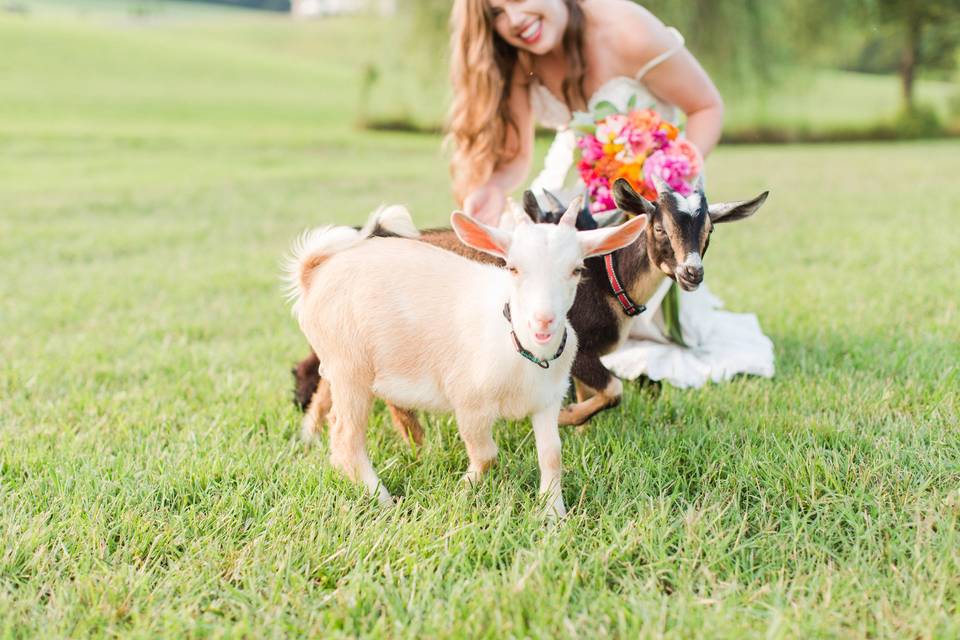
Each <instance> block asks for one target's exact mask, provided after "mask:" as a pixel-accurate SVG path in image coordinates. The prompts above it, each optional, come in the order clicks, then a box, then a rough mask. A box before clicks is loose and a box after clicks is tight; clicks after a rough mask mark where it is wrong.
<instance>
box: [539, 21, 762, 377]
mask: <svg viewBox="0 0 960 640" xmlns="http://www.w3.org/2000/svg"><path fill="white" fill-rule="evenodd" d="M673 32H674V33H675V35H676V36H677V46H676V47H674V48H672V49H669V50H667V51H665V52H664V53H663V54H661V55H659V56H657V57H656V58H654V59H653V60H651V61H650V62H649V63H647V64H646V65H644V67H643V68H642V69H641V70H640V72H639V73H637V75H636V77H633V78H629V77H625V76H618V77H615V78H612V79H611V80H610V81H608V82H606V83H605V84H603V85H602V86H601V87H600V88H599V89H597V91H596V92H595V93H594V94H593V96H591V98H590V100H589V101H588V108H589V110H590V111H593V110H594V109H595V108H596V106H597V105H598V104H599V103H601V102H610V103H612V104H613V105H614V106H616V107H617V108H618V109H619V110H621V111H624V112H626V111H627V104H628V102H629V101H630V99H631V98H634V97H635V102H634V108H637V109H643V108H651V109H655V110H656V111H657V112H658V113H659V114H660V115H661V116H662V117H663V118H665V119H667V120H670V121H671V122H673V123H675V124H676V123H677V122H678V113H677V109H676V108H674V107H673V106H672V105H668V104H665V103H663V102H661V101H660V100H658V99H657V98H656V97H655V96H653V95H652V94H651V93H650V92H649V91H648V90H647V88H646V87H645V86H644V85H643V82H642V79H643V76H644V75H646V73H647V72H648V71H649V70H650V69H652V68H653V67H655V66H656V65H658V64H660V63H661V62H663V61H664V60H666V59H667V58H669V57H670V56H671V55H673V54H674V53H675V52H677V51H679V50H680V49H682V48H683V36H681V35H680V33H679V32H678V31H676V30H675V29H674V30H673ZM530 96H531V98H530V99H531V106H532V107H533V111H534V114H535V116H536V117H537V120H538V121H539V122H540V123H541V124H542V125H544V126H547V127H551V128H555V129H557V135H556V137H555V138H554V140H553V144H551V145H550V149H549V150H548V151H547V155H546V157H545V159H544V166H543V171H541V172H540V174H539V175H538V176H537V177H536V178H535V179H534V181H533V183H532V184H531V186H530V188H531V189H532V190H533V191H534V193H536V194H537V195H538V196H542V194H543V190H544V189H547V190H549V191H551V192H552V193H554V194H556V195H557V196H559V197H560V199H561V200H563V201H564V202H569V201H570V200H571V199H572V198H573V197H575V196H577V195H579V194H581V193H583V191H584V185H583V183H582V182H581V181H580V179H579V177H577V176H576V175H571V173H575V172H571V169H572V168H573V166H574V159H575V157H576V149H577V139H576V135H575V134H574V132H573V130H572V129H571V128H570V127H569V125H570V123H571V121H572V120H573V114H572V113H570V111H569V109H567V106H566V105H565V104H564V103H563V102H562V101H561V100H560V99H559V98H557V97H556V96H555V95H553V93H551V92H550V90H549V89H547V87H545V86H543V85H542V84H540V83H539V82H537V81H534V82H533V84H532V85H531V94H530ZM672 284H673V281H672V280H669V279H668V280H665V281H664V283H663V284H662V285H661V286H660V288H659V289H658V290H657V292H656V293H655V294H654V295H653V297H652V298H651V299H650V300H647V301H638V302H643V303H644V304H646V307H647V310H646V311H644V312H643V313H642V314H641V315H639V316H637V317H636V318H635V319H634V321H633V324H632V326H631V328H630V336H629V339H628V340H627V341H626V342H625V343H624V345H623V346H622V347H621V348H620V349H619V350H617V351H616V352H614V353H611V354H609V355H607V356H604V357H603V358H602V361H603V364H604V365H605V366H606V367H607V368H609V369H610V370H611V371H613V372H614V373H615V374H616V375H618V376H620V377H621V378H637V377H639V376H641V375H645V376H647V377H649V378H650V379H652V380H662V381H665V382H669V383H670V384H672V385H674V386H676V387H681V388H687V387H700V386H703V385H704V384H706V383H707V382H708V381H713V382H722V381H725V380H729V379H731V378H732V377H734V376H735V375H737V374H751V375H757V376H763V377H766V378H772V377H773V374H774V364H773V362H774V358H773V343H772V342H771V341H770V339H769V338H768V337H767V336H765V335H764V334H763V331H762V330H761V329H760V323H759V322H758V321H757V317H756V316H755V315H754V314H752V313H731V312H729V311H723V310H722V307H723V303H722V302H721V300H720V299H719V298H717V297H716V296H715V295H713V294H712V293H710V290H709V289H708V288H707V285H706V283H703V284H701V285H700V287H699V288H698V289H697V290H696V291H690V292H688V291H683V290H680V291H679V307H680V328H681V331H682V334H683V339H684V342H686V344H687V345H688V346H686V347H685V346H682V345H679V344H676V343H675V342H672V341H671V340H670V339H669V338H668V337H667V333H666V329H665V327H664V321H663V313H662V312H661V308H660V307H661V303H662V302H663V299H664V297H665V296H666V294H667V291H668V290H669V288H670V286H671V285H672Z"/></svg>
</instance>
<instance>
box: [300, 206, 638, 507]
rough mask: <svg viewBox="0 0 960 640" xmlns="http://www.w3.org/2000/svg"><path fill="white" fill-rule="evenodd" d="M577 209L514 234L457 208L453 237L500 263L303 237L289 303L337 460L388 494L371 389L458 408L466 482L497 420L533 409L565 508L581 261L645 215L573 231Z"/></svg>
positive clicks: (554, 500) (630, 238)
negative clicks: (375, 457)
mask: <svg viewBox="0 0 960 640" xmlns="http://www.w3.org/2000/svg"><path fill="white" fill-rule="evenodd" d="M578 210H579V204H578V203H574V204H573V205H571V207H570V209H569V210H568V212H567V213H566V214H565V215H564V217H563V219H561V221H560V223H559V224H557V225H551V224H533V223H532V222H529V221H527V220H526V218H521V223H520V224H518V226H517V227H516V229H514V230H513V231H512V232H506V231H503V230H500V229H494V228H491V227H487V226H485V225H482V224H480V223H479V222H477V221H475V220H473V219H472V218H470V217H468V216H466V215H464V214H462V213H460V212H455V213H454V214H453V216H452V217H451V223H452V226H453V229H454V231H455V232H456V234H457V236H458V237H459V238H460V239H461V240H462V241H463V242H464V243H465V244H467V245H469V246H471V247H473V248H475V249H477V250H480V251H483V252H485V253H488V254H491V255H493V256H496V257H497V258H500V259H502V260H504V261H505V262H506V265H507V268H506V269H500V268H498V267H494V266H490V265H484V264H480V263H478V262H474V261H471V260H467V259H464V258H463V257H461V256H458V255H455V254H453V253H451V252H448V251H442V250H440V249H438V248H436V247H432V246H430V245H427V244H425V243H423V242H416V241H413V240H409V239H405V238H378V237H368V236H366V235H365V233H364V231H363V230H361V231H357V230H355V229H351V228H349V227H325V228H322V229H317V230H315V231H313V232H311V233H309V234H307V235H306V236H305V237H304V238H303V239H302V241H301V243H300V244H299V246H298V247H297V248H296V249H295V252H294V257H293V259H292V261H291V265H290V270H289V279H290V284H291V290H292V291H293V297H294V313H295V315H296V316H297V319H298V322H299V324H300V328H301V329H302V330H303V332H304V334H305V335H306V337H307V340H308V341H309V342H310V345H311V346H312V347H313V348H314V350H315V352H316V353H317V355H318V356H319V357H320V361H321V362H322V363H323V374H324V377H325V378H326V379H327V380H328V382H329V385H330V387H329V390H330V403H331V405H332V409H331V411H330V414H329V416H330V420H329V422H330V449H331V454H330V459H331V462H332V463H333V464H334V466H336V467H337V468H339V469H341V470H342V471H343V472H344V473H345V474H346V475H347V476H348V477H349V478H351V479H352V480H354V481H359V482H362V483H363V484H364V485H365V486H366V487H367V489H368V490H369V491H370V492H371V493H372V494H374V495H376V496H378V497H379V499H380V501H381V502H382V503H384V504H390V503H392V498H391V497H390V494H389V492H388V491H387V490H386V488H385V487H384V486H383V485H382V484H381V482H380V478H379V477H378V476H377V473H376V471H375V470H374V469H373V465H372V464H371V463H370V459H369V457H368V456H367V451H366V427H367V421H368V417H369V412H370V408H371V403H372V400H373V398H374V397H379V398H382V399H384V400H386V401H387V402H389V403H391V404H393V405H396V406H400V407H404V408H408V409H428V410H435V411H452V412H454V414H455V415H456V419H457V427H458V429H459V431H460V436H461V438H462V439H463V441H464V443H465V444H466V448H467V456H468V457H469V460H470V464H469V467H468V469H467V473H466V475H465V477H464V479H465V480H469V481H475V480H477V479H478V478H479V477H480V475H481V474H482V473H483V472H484V471H485V470H486V469H487V468H488V467H489V466H490V465H491V464H492V463H493V461H494V459H495V457H496V454H497V445H496V444H495V443H494V441H493V436H492V428H493V423H494V421H495V420H496V419H497V418H500V417H504V418H511V419H521V418H525V417H527V416H530V417H531V421H532V423H533V430H534V437H535V440H536V444H537V457H538V460H539V463H540V493H541V494H545V496H546V500H547V507H548V510H549V513H551V514H552V515H563V514H564V513H565V511H566V509H565V507H564V504H563V496H562V494H561V490H560V477H561V468H560V434H559V431H558V427H557V421H558V416H559V413H560V408H561V404H562V401H563V397H564V395H565V393H566V389H567V384H568V380H569V376H570V367H571V366H572V364H573V359H574V354H575V353H576V345H577V338H576V334H575V333H574V330H573V327H572V326H570V323H569V321H568V320H567V312H568V311H569V310H570V306H571V305H572V304H573V300H574V296H575V295H576V291H577V285H578V283H579V282H580V275H581V273H582V272H583V269H584V267H583V263H584V260H585V259H587V258H590V257H593V256H598V255H603V254H606V253H609V252H610V251H615V250H617V249H619V248H621V247H624V246H627V245H629V244H631V243H632V242H634V241H635V240H636V239H637V238H638V237H639V236H640V234H641V233H642V232H643V227H644V225H645V224H646V216H639V217H638V218H636V219H633V220H630V221H628V222H626V223H624V224H622V225H620V226H618V227H614V228H610V229H596V230H592V231H579V232H578V231H577V230H576V228H575V220H576V215H577V212H578ZM367 228H369V225H368V227H367Z"/></svg>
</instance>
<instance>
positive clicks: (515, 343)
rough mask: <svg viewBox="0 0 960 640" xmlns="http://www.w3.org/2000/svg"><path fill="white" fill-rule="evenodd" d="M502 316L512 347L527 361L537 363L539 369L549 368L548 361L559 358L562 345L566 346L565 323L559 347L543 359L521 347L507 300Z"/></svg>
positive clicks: (561, 352)
mask: <svg viewBox="0 0 960 640" xmlns="http://www.w3.org/2000/svg"><path fill="white" fill-rule="evenodd" d="M503 317H504V318H506V319H507V322H509V323H510V337H511V338H513V346H514V348H515V349H516V350H517V353H519V354H520V355H521V356H523V357H524V358H526V359H527V360H529V361H530V362H532V363H533V364H535V365H537V366H538V367H540V368H541V369H549V368H550V363H551V362H553V361H554V360H556V359H557V358H559V357H560V355H561V354H563V349H564V347H566V346H567V327H566V323H564V327H563V338H562V339H561V340H560V348H559V349H557V352H556V353H555V354H553V357H552V358H547V359H546V360H543V359H541V358H538V357H537V356H535V355H533V354H532V353H530V352H529V351H527V350H526V349H524V348H523V345H522V344H520V338H518V337H517V332H516V331H514V330H513V320H512V319H511V318H510V303H509V302H507V303H506V304H504V305H503Z"/></svg>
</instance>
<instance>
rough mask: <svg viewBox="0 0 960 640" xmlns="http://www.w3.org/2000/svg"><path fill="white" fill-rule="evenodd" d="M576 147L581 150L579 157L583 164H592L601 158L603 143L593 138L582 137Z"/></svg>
mask: <svg viewBox="0 0 960 640" xmlns="http://www.w3.org/2000/svg"><path fill="white" fill-rule="evenodd" d="M577 145H578V146H579V147H580V150H581V154H580V156H581V158H583V160H584V161H585V162H589V163H594V162H596V161H597V160H599V159H600V158H602V157H603V143H602V142H600V141H599V140H597V138H596V137H594V136H590V135H586V136H583V137H582V138H580V139H579V140H577Z"/></svg>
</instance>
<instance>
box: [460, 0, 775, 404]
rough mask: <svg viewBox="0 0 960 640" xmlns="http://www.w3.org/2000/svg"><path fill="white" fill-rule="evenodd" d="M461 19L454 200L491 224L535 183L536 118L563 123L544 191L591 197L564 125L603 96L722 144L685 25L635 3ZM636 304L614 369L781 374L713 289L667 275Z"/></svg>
mask: <svg viewBox="0 0 960 640" xmlns="http://www.w3.org/2000/svg"><path fill="white" fill-rule="evenodd" d="M452 25H453V34H452V56H451V78H452V81H453V95H454V98H453V103H452V105H451V110H450V119H449V130H450V133H449V141H450V142H451V143H452V145H453V148H454V154H453V159H452V163H451V173H452V176H453V182H454V192H455V195H456V197H457V200H458V201H462V202H463V206H464V210H465V211H466V213H468V214H469V215H472V216H474V217H476V218H477V219H479V220H481V221H482V222H486V223H488V224H497V223H498V221H499V218H500V214H501V212H502V211H503V210H504V208H505V205H506V196H507V194H509V193H511V192H513V191H515V190H516V189H518V188H519V187H520V186H521V185H522V184H523V183H524V182H525V180H526V179H527V175H528V172H529V169H530V164H531V159H532V155H533V134H534V125H535V124H536V123H538V122H539V123H540V124H541V125H543V126H547V127H550V128H553V129H556V130H557V135H556V138H555V139H554V142H553V144H552V145H551V147H550V150H549V151H548V153H547V156H546V159H545V162H544V168H543V170H542V171H541V173H540V174H539V175H538V176H537V177H536V178H535V179H534V180H533V183H532V185H531V188H532V189H533V190H534V191H535V192H536V193H537V194H538V195H542V194H543V190H544V189H547V190H549V191H550V192H552V193H560V194H565V195H566V196H567V197H569V196H572V195H573V194H575V193H580V192H582V190H583V185H582V183H578V182H577V180H576V176H570V175H568V174H571V173H575V172H572V171H570V170H571V168H572V167H573V165H574V157H575V156H574V152H575V149H576V139H575V136H574V133H573V130H572V129H571V128H569V125H570V123H571V121H572V120H573V118H574V117H575V115H576V112H582V111H587V112H589V111H592V110H593V109H594V108H595V107H596V106H597V105H598V104H599V103H602V102H608V103H611V104H613V105H614V106H615V107H616V108H617V109H619V110H621V111H626V110H627V109H628V108H629V106H633V107H634V108H652V109H655V110H656V111H657V112H658V113H659V114H660V115H661V116H662V117H663V118H665V119H667V120H670V121H672V122H674V123H675V124H679V119H680V114H683V116H684V117H685V120H686V126H685V135H686V138H687V140H689V141H690V142H691V143H693V145H694V146H695V147H696V148H697V149H698V150H699V151H700V153H701V154H702V155H703V156H706V155H708V154H709V153H710V152H711V151H712V150H713V148H714V147H715V146H716V144H717V142H718V140H719V139H720V132H721V127H722V123H723V102H722V100H721V98H720V94H719V93H718V92H717V88H716V87H715V86H714V84H713V82H712V81H711V80H710V78H709V77H708V76H707V74H706V72H705V71H704V70H703V68H702V67H701V66H700V64H699V63H698V62H697V60H696V59H695V58H694V57H693V56H692V55H691V54H690V52H689V51H687V50H686V49H685V48H684V46H683V37H682V36H681V35H680V33H679V32H678V31H677V30H676V29H672V28H668V27H665V26H664V25H663V23H662V22H660V20H658V19H657V18H656V17H655V16H654V15H653V14H651V13H650V12H649V11H647V10H646V9H644V8H643V7H641V6H639V5H637V4H635V3H633V2H630V1H629V0H456V1H455V3H454V7H453V20H452ZM628 103H629V106H628ZM561 197H563V196H561ZM641 302H645V304H646V307H647V311H645V312H644V313H643V314H642V315H641V316H639V317H638V318H637V319H636V320H635V321H634V324H633V326H632V328H631V331H630V339H629V340H628V341H627V342H626V343H625V344H624V345H623V346H622V347H621V348H620V349H619V350H618V351H616V352H614V353H612V354H610V355H608V356H606V357H605V358H604V359H603V362H604V364H605V365H606V366H607V367H609V368H610V369H611V370H612V371H614V372H615V373H616V374H617V375H619V376H621V377H626V378H636V377H639V376H641V375H645V376H647V377H649V378H651V379H654V380H665V381H667V382H670V383H671V384H674V385H676V386H679V387H698V386H701V385H703V384H704V383H705V382H707V381H708V380H713V381H717V382H719V381H722V380H727V379H729V378H731V377H733V376H734V375H736V374H738V373H749V374H755V375H761V376H766V377H771V376H773V372H774V365H773V345H772V343H771V342H770V340H769V339H768V338H767V337H766V336H765V335H763V332H762V331H761V329H760V326H759V323H758V322H757V319H756V317H755V316H753V315H752V314H734V313H729V312H725V311H721V310H720V307H721V304H722V303H721V302H720V300H719V299H718V298H716V297H715V296H713V295H712V294H711V293H710V292H709V290H708V289H707V287H706V285H702V286H701V287H700V288H699V289H698V290H697V291H694V292H685V291H680V290H679V289H678V288H677V287H676V285H675V284H673V283H672V282H671V281H670V280H667V281H665V283H664V286H662V287H661V288H660V289H659V290H658V291H657V292H656V294H654V296H653V297H652V298H651V299H650V300H648V301H641Z"/></svg>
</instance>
